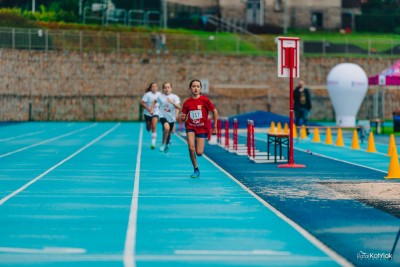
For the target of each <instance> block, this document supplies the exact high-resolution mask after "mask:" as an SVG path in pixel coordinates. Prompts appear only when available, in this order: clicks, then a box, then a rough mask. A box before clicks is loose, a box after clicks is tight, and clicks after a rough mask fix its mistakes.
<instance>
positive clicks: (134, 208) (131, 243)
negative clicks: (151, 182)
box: [124, 124, 143, 267]
mask: <svg viewBox="0 0 400 267" xmlns="http://www.w3.org/2000/svg"><path fill="white" fill-rule="evenodd" d="M142 144H143V124H140V133H139V145H138V152H137V157H136V170H135V181H134V183H133V193H132V201H131V209H130V211H129V222H128V229H127V231H126V239H125V248H124V266H125V267H135V266H136V255H135V250H136V231H137V212H138V202H139V180H140V163H141V156H142Z"/></svg>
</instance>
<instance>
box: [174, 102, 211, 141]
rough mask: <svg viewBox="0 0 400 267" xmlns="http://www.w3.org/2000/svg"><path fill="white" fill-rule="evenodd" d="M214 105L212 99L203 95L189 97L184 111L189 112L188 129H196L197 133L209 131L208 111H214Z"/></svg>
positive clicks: (184, 112)
mask: <svg viewBox="0 0 400 267" xmlns="http://www.w3.org/2000/svg"><path fill="white" fill-rule="evenodd" d="M214 109H215V108H214V105H213V103H211V101H210V99H208V98H207V97H206V96H203V95H201V96H200V97H199V98H197V99H194V98H192V97H191V98H189V99H187V100H186V101H185V102H184V103H183V107H182V113H183V114H187V120H186V123H185V126H186V130H194V131H195V133H198V134H200V133H207V134H208V133H209V132H210V126H209V122H208V112H210V111H213V110H214Z"/></svg>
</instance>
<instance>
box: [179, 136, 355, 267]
mask: <svg viewBox="0 0 400 267" xmlns="http://www.w3.org/2000/svg"><path fill="white" fill-rule="evenodd" d="M180 139H181V140H182V141H183V138H182V137H180ZM203 157H204V158H205V159H207V160H208V161H209V162H211V163H212V164H213V165H214V166H215V167H217V168H218V169H219V170H220V171H222V172H223V173H224V174H226V175H227V176H228V177H229V178H231V179H232V180H233V181H234V182H236V183H237V184H238V185H239V186H240V187H242V188H243V189H244V190H245V191H247V192H248V193H249V194H250V195H252V196H253V197H254V198H255V199H257V200H258V201H259V202H260V203H261V204H263V205H264V206H265V207H266V208H268V209H269V210H271V211H272V213H274V214H275V215H276V216H278V217H279V218H281V219H282V220H283V221H284V222H286V223H287V224H289V225H290V226H292V227H293V228H294V229H295V230H296V231H298V232H299V233H300V234H301V235H302V236H304V237H305V238H306V239H307V240H308V241H310V242H311V243H312V244H313V245H314V246H316V247H317V248H318V249H320V250H321V251H323V252H324V253H325V254H327V255H328V256H329V257H330V258H331V259H333V260H334V261H336V262H337V263H339V264H340V265H342V266H353V264H351V263H350V262H348V261H347V260H346V259H345V258H343V257H342V256H340V255H339V254H337V253H336V252H335V251H333V250H331V249H330V248H329V247H327V246H326V245H325V244H324V243H322V242H321V241H319V240H318V239H317V238H316V237H315V236H313V235H312V234H310V233H309V232H308V231H307V230H305V229H304V228H302V227H301V226H300V225H298V224H297V223H296V222H294V221H292V220H291V219H290V218H288V217H286V215H284V214H283V213H282V212H280V211H279V210H277V209H276V208H274V207H273V206H272V205H271V204H269V203H268V202H266V201H265V200H264V199H262V198H261V197H259V196H258V195H257V194H256V193H254V192H253V191H251V190H250V188H248V187H247V186H245V185H244V184H242V183H241V182H240V181H239V180H238V179H236V178H235V177H234V176H233V175H231V174H230V173H228V172H227V171H226V170H224V169H223V168H222V167H221V166H219V165H218V164H217V163H216V162H214V161H213V160H212V159H210V158H209V157H207V156H206V155H205V154H203Z"/></svg>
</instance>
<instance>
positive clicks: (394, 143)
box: [387, 134, 396, 157]
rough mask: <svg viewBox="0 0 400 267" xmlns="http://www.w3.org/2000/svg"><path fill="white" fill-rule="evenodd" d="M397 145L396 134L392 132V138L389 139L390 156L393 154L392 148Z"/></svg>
mask: <svg viewBox="0 0 400 267" xmlns="http://www.w3.org/2000/svg"><path fill="white" fill-rule="evenodd" d="M395 146H396V142H395V140H394V134H391V135H390V140H389V149H388V153H387V155H388V156H389V157H390V156H391V155H392V150H393V147H395Z"/></svg>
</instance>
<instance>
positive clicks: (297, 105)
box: [293, 81, 311, 134]
mask: <svg viewBox="0 0 400 267" xmlns="http://www.w3.org/2000/svg"><path fill="white" fill-rule="evenodd" d="M293 100H294V116H295V118H296V120H295V121H296V122H295V123H296V125H297V126H300V120H302V123H303V124H304V125H305V126H307V125H308V115H309V114H310V110H311V96H310V92H309V89H308V88H306V87H305V86H304V81H299V85H298V86H296V88H295V89H294V92H293ZM308 132H309V131H308V129H307V134H308Z"/></svg>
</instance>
